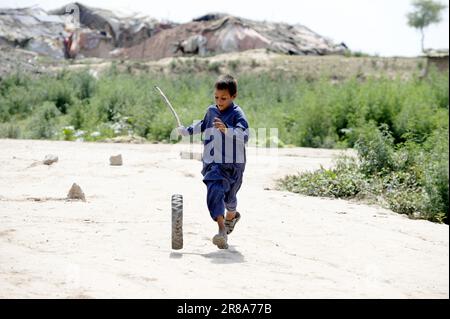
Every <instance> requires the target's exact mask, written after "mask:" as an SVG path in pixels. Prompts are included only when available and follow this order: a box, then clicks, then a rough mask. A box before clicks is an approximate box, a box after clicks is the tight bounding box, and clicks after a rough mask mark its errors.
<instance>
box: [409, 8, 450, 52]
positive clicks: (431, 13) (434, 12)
mask: <svg viewBox="0 0 450 319" xmlns="http://www.w3.org/2000/svg"><path fill="white" fill-rule="evenodd" d="M412 5H413V7H414V9H415V10H414V11H413V12H410V13H408V15H407V17H408V25H409V26H411V27H413V28H416V29H419V30H420V33H421V35H422V42H421V44H422V52H425V46H424V42H425V33H424V29H425V28H426V27H428V26H429V25H430V24H433V23H439V22H441V20H442V17H441V13H442V11H443V10H444V9H446V8H447V6H446V5H444V4H442V3H439V2H436V1H433V0H413V2H412Z"/></svg>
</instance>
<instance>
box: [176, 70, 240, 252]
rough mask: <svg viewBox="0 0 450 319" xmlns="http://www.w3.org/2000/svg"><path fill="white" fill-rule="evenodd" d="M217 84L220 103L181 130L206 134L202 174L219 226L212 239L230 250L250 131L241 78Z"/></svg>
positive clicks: (229, 78)
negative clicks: (239, 100)
mask: <svg viewBox="0 0 450 319" xmlns="http://www.w3.org/2000/svg"><path fill="white" fill-rule="evenodd" d="M214 87H215V91H214V96H215V101H216V104H215V105H211V106H210V107H208V109H207V111H206V115H205V117H204V119H203V120H202V121H200V122H198V123H196V124H194V125H191V126H189V127H187V128H185V127H183V126H181V127H178V128H177V131H178V133H179V134H180V135H183V136H187V135H193V134H199V133H204V135H205V136H204V150H203V160H202V161H203V169H202V175H203V177H204V178H203V182H204V183H205V184H206V187H207V196H206V202H207V205H208V209H209V212H210V214H211V218H212V219H213V220H214V221H215V222H217V224H218V226H219V232H218V234H217V235H215V236H214V238H213V240H212V241H213V243H214V245H216V246H217V247H218V248H219V249H227V248H228V243H227V241H228V236H227V235H229V234H230V233H231V232H232V231H233V229H234V226H235V225H236V223H237V222H238V221H239V219H240V218H241V215H240V214H239V212H237V211H236V206H237V199H236V194H237V192H238V191H239V189H240V187H241V184H242V176H243V173H244V170H245V163H246V154H245V144H246V143H247V141H248V137H249V134H248V122H247V119H246V117H245V114H244V112H243V111H242V109H241V108H240V107H239V106H238V105H236V104H234V99H235V98H236V97H237V81H236V80H235V79H234V78H233V77H232V76H230V75H226V76H223V77H220V78H219V79H218V80H217V81H216V83H215V86H214ZM225 208H226V210H227V213H226V216H224V211H225Z"/></svg>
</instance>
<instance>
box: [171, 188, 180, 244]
mask: <svg viewBox="0 0 450 319" xmlns="http://www.w3.org/2000/svg"><path fill="white" fill-rule="evenodd" d="M182 248H183V196H182V195H179V194H175V195H172V249H177V250H178V249H182Z"/></svg>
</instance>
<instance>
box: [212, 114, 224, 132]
mask: <svg viewBox="0 0 450 319" xmlns="http://www.w3.org/2000/svg"><path fill="white" fill-rule="evenodd" d="M213 124H214V127H215V128H216V129H218V130H219V131H221V132H222V133H224V134H225V133H226V132H227V126H226V125H225V123H223V122H222V120H221V119H219V118H218V117H215V118H214V122H213Z"/></svg>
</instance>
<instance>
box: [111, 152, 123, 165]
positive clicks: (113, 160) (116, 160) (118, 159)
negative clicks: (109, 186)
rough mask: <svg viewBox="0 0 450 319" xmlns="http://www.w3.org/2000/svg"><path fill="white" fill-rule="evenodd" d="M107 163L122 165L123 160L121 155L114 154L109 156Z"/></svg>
mask: <svg viewBox="0 0 450 319" xmlns="http://www.w3.org/2000/svg"><path fill="white" fill-rule="evenodd" d="M109 164H110V165H111V166H122V164H123V161H122V155H121V154H119V155H115V156H111V157H110V158H109Z"/></svg>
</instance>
